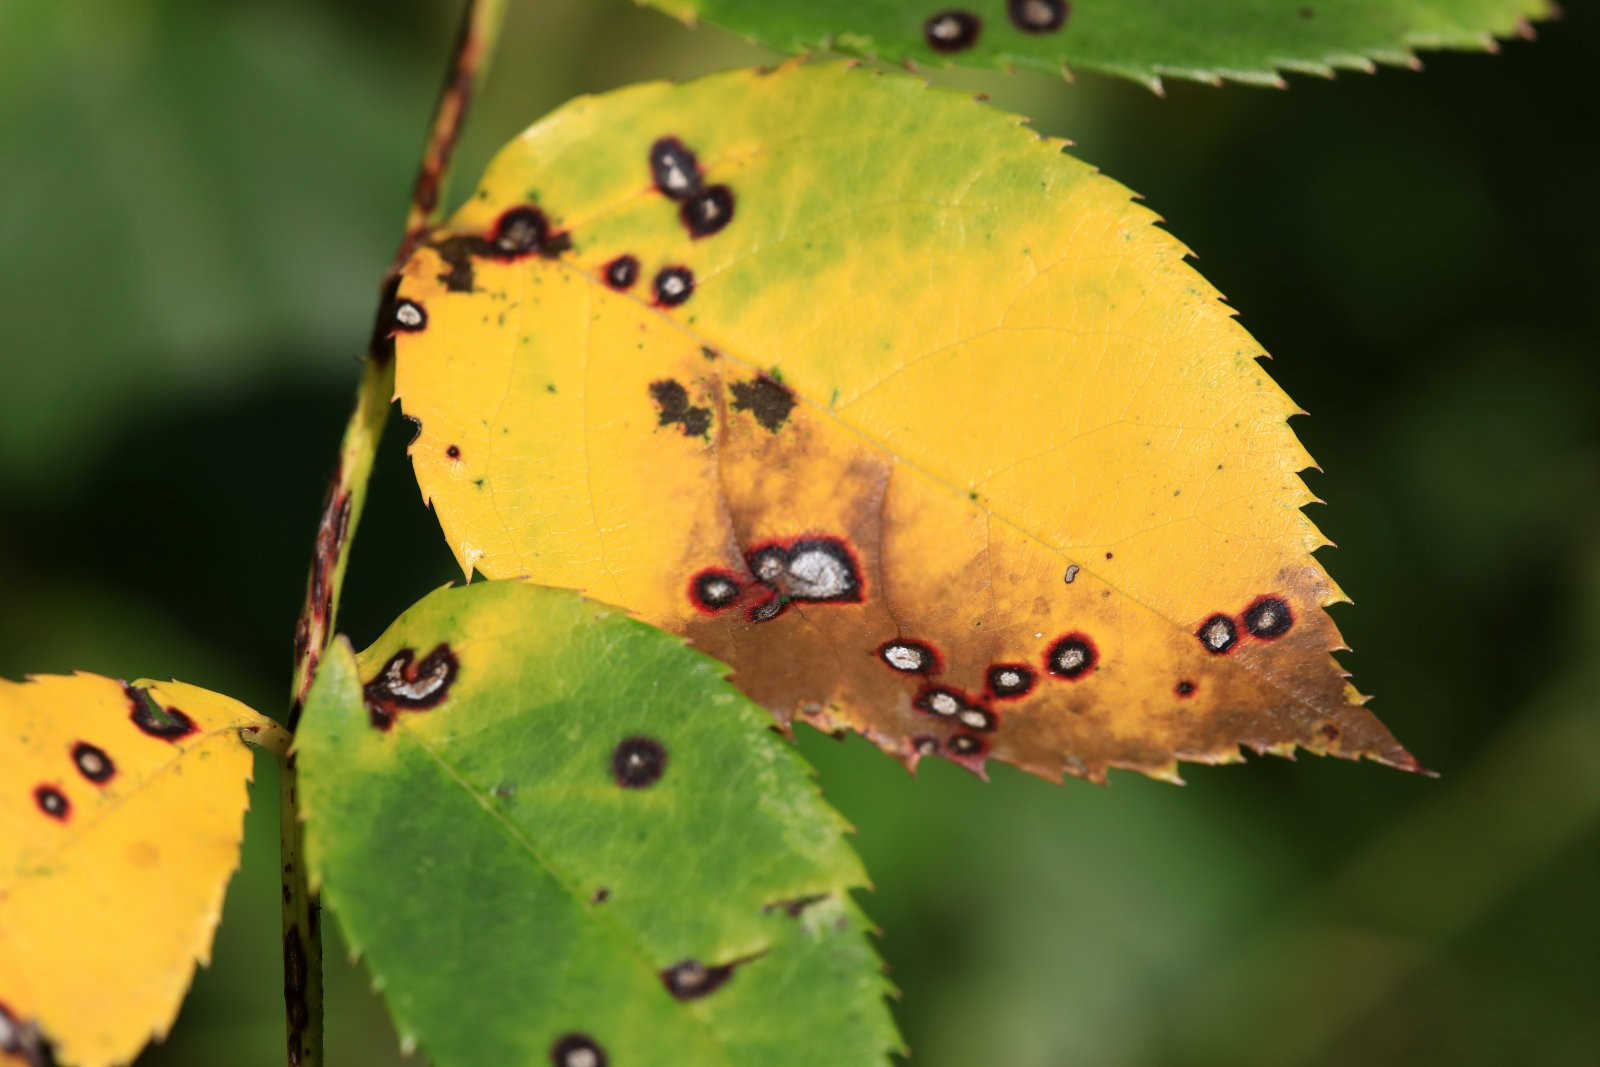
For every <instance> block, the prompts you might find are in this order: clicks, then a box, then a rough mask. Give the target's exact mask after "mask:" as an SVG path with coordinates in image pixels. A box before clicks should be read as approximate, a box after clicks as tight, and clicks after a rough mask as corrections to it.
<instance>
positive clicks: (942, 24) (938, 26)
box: [922, 11, 983, 52]
mask: <svg viewBox="0 0 1600 1067" xmlns="http://www.w3.org/2000/svg"><path fill="white" fill-rule="evenodd" d="M982 30H983V20H982V19H980V18H978V16H976V15H974V14H973V13H972V12H970V11H941V12H939V13H938V14H937V15H934V16H933V17H931V18H929V19H928V20H927V21H926V22H924V23H923V24H922V36H923V38H924V39H925V40H926V41H927V42H928V47H929V48H931V49H933V50H934V51H935V52H964V51H966V50H967V49H968V48H971V47H972V46H973V45H975V44H977V43H978V34H979V33H980V32H982Z"/></svg>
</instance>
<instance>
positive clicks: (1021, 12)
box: [1006, 0, 1070, 33]
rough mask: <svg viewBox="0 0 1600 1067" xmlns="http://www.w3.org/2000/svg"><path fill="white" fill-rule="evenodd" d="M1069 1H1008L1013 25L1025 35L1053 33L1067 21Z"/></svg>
mask: <svg viewBox="0 0 1600 1067" xmlns="http://www.w3.org/2000/svg"><path fill="white" fill-rule="evenodd" d="M1069 10H1070V5H1068V3H1067V0H1006V13H1007V14H1009V15H1010V16H1011V24H1012V25H1013V26H1015V27H1016V28H1017V29H1019V30H1021V31H1022V32H1023V33H1053V32H1054V31H1056V30H1059V29H1060V28H1061V26H1062V24H1063V23H1065V22H1066V21H1067V13H1068V11H1069Z"/></svg>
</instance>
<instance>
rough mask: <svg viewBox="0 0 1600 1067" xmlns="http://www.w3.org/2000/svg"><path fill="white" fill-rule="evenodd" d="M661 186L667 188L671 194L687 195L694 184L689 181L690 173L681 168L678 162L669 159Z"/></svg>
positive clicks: (662, 176)
mask: <svg viewBox="0 0 1600 1067" xmlns="http://www.w3.org/2000/svg"><path fill="white" fill-rule="evenodd" d="M661 184H662V185H665V186H666V187H667V192H669V193H686V192H688V191H689V186H690V185H692V184H693V183H692V182H691V181H690V179H689V172H688V171H686V170H684V169H683V168H682V167H680V166H679V165H678V161H677V160H675V159H671V158H669V159H668V160H667V161H666V170H665V172H664V173H663V174H662V175H661Z"/></svg>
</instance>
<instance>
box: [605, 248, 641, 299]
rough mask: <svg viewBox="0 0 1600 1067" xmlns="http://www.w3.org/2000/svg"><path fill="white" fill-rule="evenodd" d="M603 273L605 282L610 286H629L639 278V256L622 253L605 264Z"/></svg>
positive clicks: (625, 287) (615, 287) (626, 287)
mask: <svg viewBox="0 0 1600 1067" xmlns="http://www.w3.org/2000/svg"><path fill="white" fill-rule="evenodd" d="M604 274H605V279H606V284H607V285H609V286H611V288H613V289H617V290H622V289H628V288H631V287H632V286H633V283H634V282H636V281H638V280H639V257H638V256H633V255H629V254H627V253H624V254H623V255H620V256H618V257H617V258H616V259H613V260H611V261H610V262H609V263H607V264H606V265H605V270H604Z"/></svg>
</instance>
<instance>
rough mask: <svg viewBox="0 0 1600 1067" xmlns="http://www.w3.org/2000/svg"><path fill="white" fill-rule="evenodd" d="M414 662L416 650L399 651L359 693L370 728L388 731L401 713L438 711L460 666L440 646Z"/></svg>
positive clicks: (445, 648)
mask: <svg viewBox="0 0 1600 1067" xmlns="http://www.w3.org/2000/svg"><path fill="white" fill-rule="evenodd" d="M415 659H416V650H415V649H410V648H402V649H401V650H400V651H398V652H396V653H395V654H394V655H392V656H390V657H389V659H388V661H387V662H386V663H384V665H383V669H382V670H380V671H379V672H378V674H377V677H375V678H373V679H372V681H370V682H368V683H367V684H366V685H364V686H363V687H362V689H361V696H362V700H363V701H364V702H365V703H366V705H367V714H368V716H369V717H370V718H371V720H372V725H373V726H375V727H377V728H378V729H380V730H387V729H389V728H390V727H391V726H393V725H394V721H395V717H396V716H398V715H399V714H400V712H402V711H426V710H427V709H428V708H433V707H437V706H438V705H439V703H440V702H441V701H442V700H444V698H445V696H446V695H447V694H448V693H449V691H450V686H451V684H452V683H454V682H455V679H456V674H457V673H458V671H459V670H460V664H459V663H458V662H457V660H456V655H455V653H454V652H452V651H451V650H450V646H449V645H447V644H444V643H443V642H441V643H440V644H438V645H436V646H434V649H433V651H432V652H429V653H428V654H427V655H426V656H424V657H422V659H421V660H420V661H417V662H415V663H413V662H412V661H413V660H415Z"/></svg>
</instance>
